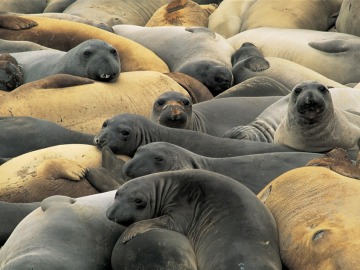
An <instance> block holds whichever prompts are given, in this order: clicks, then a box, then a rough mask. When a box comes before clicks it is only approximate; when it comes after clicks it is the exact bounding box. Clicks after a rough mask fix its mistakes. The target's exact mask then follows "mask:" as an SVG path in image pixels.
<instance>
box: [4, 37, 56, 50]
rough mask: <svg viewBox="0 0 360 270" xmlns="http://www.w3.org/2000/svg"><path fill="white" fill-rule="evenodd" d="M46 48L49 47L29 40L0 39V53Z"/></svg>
mask: <svg viewBox="0 0 360 270" xmlns="http://www.w3.org/2000/svg"><path fill="white" fill-rule="evenodd" d="M47 49H49V48H47V47H45V46H41V45H39V44H36V43H34V42H30V41H13V40H5V39H0V53H16V52H27V51H38V50H47Z"/></svg>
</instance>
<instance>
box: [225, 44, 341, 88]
mask: <svg viewBox="0 0 360 270" xmlns="http://www.w3.org/2000/svg"><path fill="white" fill-rule="evenodd" d="M232 64H233V68H232V73H233V75H234V84H238V83H241V82H243V81H244V80H246V79H249V78H253V77H258V76H266V77H270V78H272V79H274V80H276V81H278V82H280V83H281V84H283V85H284V86H286V87H287V88H288V89H293V88H294V87H295V85H297V84H298V83H301V82H302V81H309V80H314V81H317V82H319V83H323V84H326V85H328V86H332V87H347V86H345V85H343V84H340V83H338V82H336V81H334V80H330V79H329V78H326V77H325V76H323V75H321V74H319V73H317V72H315V71H313V70H311V69H309V68H307V67H304V66H302V65H299V64H297V63H295V62H292V61H289V60H286V59H282V58H277V57H264V56H263V55H262V53H261V52H260V51H259V49H258V48H257V47H256V46H255V45H254V44H252V43H250V42H245V43H243V44H242V45H241V47H240V48H239V49H238V50H237V51H236V52H235V54H234V55H233V57H232Z"/></svg>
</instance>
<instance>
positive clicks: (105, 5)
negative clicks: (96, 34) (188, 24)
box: [62, 0, 167, 26]
mask: <svg viewBox="0 0 360 270" xmlns="http://www.w3.org/2000/svg"><path fill="white" fill-rule="evenodd" d="M166 4H167V1H166V0H146V1H141V2H139V1H137V0H130V1H121V3H119V1H118V0H76V1H75V2H74V3H72V4H71V5H69V6H68V7H67V8H66V9H65V10H64V11H63V12H62V13H65V14H71V15H76V16H79V17H83V18H86V19H90V20H93V21H100V22H103V23H106V24H108V25H110V26H114V25H118V24H129V25H141V26H144V25H145V24H146V22H147V21H148V20H149V19H150V17H151V16H152V15H153V14H154V13H155V11H156V10H157V9H158V8H160V7H161V6H163V5H166Z"/></svg>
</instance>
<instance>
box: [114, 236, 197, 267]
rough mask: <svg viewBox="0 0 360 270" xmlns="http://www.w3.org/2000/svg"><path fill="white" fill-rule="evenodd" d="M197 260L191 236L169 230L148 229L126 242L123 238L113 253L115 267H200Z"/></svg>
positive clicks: (117, 243)
mask: <svg viewBox="0 0 360 270" xmlns="http://www.w3.org/2000/svg"><path fill="white" fill-rule="evenodd" d="M196 261H197V260H196V255H195V252H194V249H193V247H192V245H191V243H190V241H189V239H188V238H187V237H186V236H185V235H183V234H181V233H178V232H175V231H170V230H166V229H154V230H150V231H147V232H145V233H143V234H140V235H138V236H137V237H135V238H134V239H132V240H131V241H129V242H127V243H125V244H124V243H123V242H122V241H121V238H120V239H119V241H117V242H116V245H115V246H114V249H113V252H112V255H111V266H112V269H114V270H115V269H116V270H134V269H147V270H160V269H163V270H165V269H166V270H179V269H183V270H197V269H198V268H197V265H196Z"/></svg>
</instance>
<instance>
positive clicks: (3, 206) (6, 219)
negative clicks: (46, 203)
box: [0, 201, 40, 246]
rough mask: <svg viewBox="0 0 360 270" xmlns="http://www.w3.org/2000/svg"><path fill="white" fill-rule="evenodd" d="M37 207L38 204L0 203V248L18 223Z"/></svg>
mask: <svg viewBox="0 0 360 270" xmlns="http://www.w3.org/2000/svg"><path fill="white" fill-rule="evenodd" d="M39 206H40V202H35V203H9V202H2V201H0V219H1V224H0V246H3V245H4V243H5V242H6V240H7V239H8V238H9V236H10V235H11V233H12V232H13V231H14V229H15V227H16V226H17V225H18V224H19V223H20V221H21V220H23V219H24V218H25V217H26V216H27V215H28V214H30V213H31V212H32V211H34V210H35V209H36V208H38V207H39Z"/></svg>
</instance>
